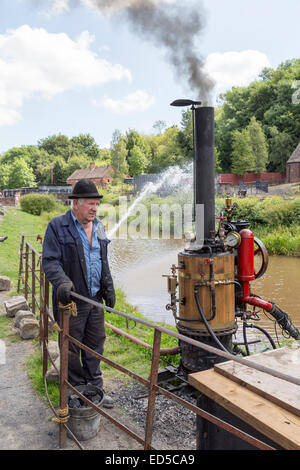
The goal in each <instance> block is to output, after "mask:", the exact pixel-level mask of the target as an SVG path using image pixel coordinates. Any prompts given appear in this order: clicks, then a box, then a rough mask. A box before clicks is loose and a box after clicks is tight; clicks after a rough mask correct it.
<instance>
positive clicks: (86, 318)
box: [68, 298, 105, 388]
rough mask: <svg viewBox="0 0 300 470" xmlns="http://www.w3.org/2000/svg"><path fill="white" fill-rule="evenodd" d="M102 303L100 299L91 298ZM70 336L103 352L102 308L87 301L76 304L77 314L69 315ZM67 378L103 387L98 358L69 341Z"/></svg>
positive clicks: (72, 381) (72, 383)
mask: <svg viewBox="0 0 300 470" xmlns="http://www.w3.org/2000/svg"><path fill="white" fill-rule="evenodd" d="M93 300H95V301H97V302H101V303H102V299H101V300H99V298H98V299H97V298H93ZM70 336H72V337H73V338H75V339H77V340H78V341H80V342H81V343H82V344H84V345H86V346H88V347H89V348H91V349H93V350H94V351H96V352H97V353H99V354H103V351H104V342H105V327H104V310H103V308H101V307H96V306H94V305H90V304H87V303H83V302H80V303H78V304H77V316H76V317H74V316H71V317H70ZM68 380H69V382H70V384H71V385H73V386H76V385H79V384H84V383H88V382H90V383H92V384H93V385H96V386H97V387H101V388H102V387H103V380H102V372H101V370H100V360H99V359H97V358H96V357H94V356H92V355H91V354H89V353H87V352H86V351H84V350H83V349H81V348H79V346H76V345H75V344H73V343H72V342H71V341H70V342H69V372H68Z"/></svg>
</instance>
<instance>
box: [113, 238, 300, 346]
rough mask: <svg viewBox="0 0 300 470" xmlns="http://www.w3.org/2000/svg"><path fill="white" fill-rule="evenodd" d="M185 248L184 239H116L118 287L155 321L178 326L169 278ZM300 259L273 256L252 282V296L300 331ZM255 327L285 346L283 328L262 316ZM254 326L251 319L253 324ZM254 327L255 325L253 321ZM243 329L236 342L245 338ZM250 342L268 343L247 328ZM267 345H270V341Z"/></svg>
mask: <svg viewBox="0 0 300 470" xmlns="http://www.w3.org/2000/svg"><path fill="white" fill-rule="evenodd" d="M183 249H184V242H183V241H182V240H162V239H160V240H150V239H148V240H118V239H115V240H112V242H111V244H110V245H109V257H110V264H111V269H112V274H113V277H114V281H115V284H116V286H117V287H120V288H121V289H122V290H123V291H124V292H125V294H126V297H127V300H128V302H130V303H131V304H133V305H135V306H137V307H138V309H139V311H140V312H142V313H143V314H144V316H145V317H147V318H148V319H149V320H150V321H152V322H154V323H155V322H165V323H167V324H169V325H174V324H175V322H174V319H173V315H172V313H171V311H169V310H166V308H165V306H166V304H168V303H169V302H170V296H169V294H168V290H167V279H166V278H165V277H163V275H164V274H170V273H171V271H170V267H171V265H172V264H175V265H177V255H178V253H179V252H180V251H181V250H183ZM299 281H300V258H291V257H279V256H272V257H270V258H269V266H268V269H267V271H266V273H265V274H264V276H263V277H261V278H260V279H257V280H256V281H253V282H252V283H251V290H252V293H254V294H256V295H259V296H260V297H262V298H263V299H265V300H268V301H272V302H274V303H275V304H276V305H277V306H278V307H280V308H281V309H282V310H284V311H285V312H287V313H288V314H289V315H290V318H291V319H292V321H293V323H294V325H295V326H297V328H298V329H300V282H299ZM259 316H260V321H259V322H255V324H256V325H257V326H259V327H261V328H264V329H266V330H267V332H268V333H269V334H270V335H271V336H272V338H273V339H274V341H275V342H276V343H277V340H279V341H280V343H281V344H282V340H283V339H284V338H283V336H282V333H281V329H280V327H279V326H278V325H277V326H276V327H275V323H274V321H273V320H272V317H271V316H270V315H268V316H269V317H270V319H268V318H267V317H266V315H265V314H264V313H263V312H260V313H259ZM249 323H251V320H250V321H249ZM252 323H253V324H254V322H252ZM241 331H242V330H241V328H240V327H239V329H238V332H237V335H236V340H237V341H240V340H241V339H242V332H241ZM247 337H248V340H249V341H252V340H256V339H261V340H264V341H265V340H266V337H265V336H264V335H262V334H261V333H260V332H259V331H258V330H254V329H248V328H247ZM266 342H268V341H267V340H266Z"/></svg>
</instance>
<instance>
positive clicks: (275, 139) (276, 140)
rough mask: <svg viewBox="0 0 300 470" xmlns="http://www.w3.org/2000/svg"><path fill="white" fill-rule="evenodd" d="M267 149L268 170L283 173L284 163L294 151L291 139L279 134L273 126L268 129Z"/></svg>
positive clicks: (288, 136)
mask: <svg viewBox="0 0 300 470" xmlns="http://www.w3.org/2000/svg"><path fill="white" fill-rule="evenodd" d="M269 149H270V151H269V160H270V162H269V166H268V170H269V171H279V172H281V173H284V172H285V170H286V162H287V161H288V159H289V158H290V156H291V154H292V152H293V150H294V145H293V138H292V137H291V136H290V135H289V134H287V133H286V132H279V130H278V129H277V127H276V126H273V127H271V128H270V139H269Z"/></svg>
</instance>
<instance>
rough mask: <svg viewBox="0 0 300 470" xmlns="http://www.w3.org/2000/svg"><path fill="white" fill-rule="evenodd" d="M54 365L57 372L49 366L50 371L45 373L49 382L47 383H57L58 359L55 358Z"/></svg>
mask: <svg viewBox="0 0 300 470" xmlns="http://www.w3.org/2000/svg"><path fill="white" fill-rule="evenodd" d="M54 364H55V366H56V368H57V371H58V372H57V371H56V369H55V367H54V366H53V365H51V367H50V369H48V370H47V373H46V379H47V380H49V382H58V381H59V371H60V357H57V358H56V361H54Z"/></svg>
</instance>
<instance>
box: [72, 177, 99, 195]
mask: <svg viewBox="0 0 300 470" xmlns="http://www.w3.org/2000/svg"><path fill="white" fill-rule="evenodd" d="M102 197H103V196H101V194H99V193H98V190H97V187H96V185H95V183H94V182H93V181H91V180H88V179H86V178H83V179H81V180H79V181H77V183H76V184H75V186H74V188H73V193H72V194H70V195H69V199H81V198H90V199H96V198H97V199H101V198H102Z"/></svg>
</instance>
